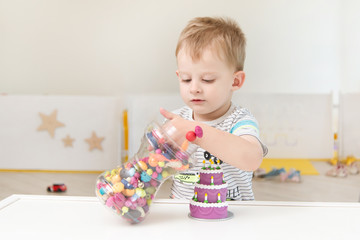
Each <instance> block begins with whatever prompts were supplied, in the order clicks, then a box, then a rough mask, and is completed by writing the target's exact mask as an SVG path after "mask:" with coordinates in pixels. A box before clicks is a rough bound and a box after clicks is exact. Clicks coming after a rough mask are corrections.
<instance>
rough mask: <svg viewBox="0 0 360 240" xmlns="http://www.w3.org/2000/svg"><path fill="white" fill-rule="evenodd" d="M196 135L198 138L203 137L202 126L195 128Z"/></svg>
mask: <svg viewBox="0 0 360 240" xmlns="http://www.w3.org/2000/svg"><path fill="white" fill-rule="evenodd" d="M195 134H196V136H197V137H198V138H202V136H203V130H202V128H201V127H200V126H196V127H195Z"/></svg>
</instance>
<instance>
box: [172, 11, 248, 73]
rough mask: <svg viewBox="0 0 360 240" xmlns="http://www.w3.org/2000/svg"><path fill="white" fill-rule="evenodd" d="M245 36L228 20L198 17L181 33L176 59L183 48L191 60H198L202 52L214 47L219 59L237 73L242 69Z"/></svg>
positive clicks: (232, 21)
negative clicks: (232, 67)
mask: <svg viewBox="0 0 360 240" xmlns="http://www.w3.org/2000/svg"><path fill="white" fill-rule="evenodd" d="M245 45H246V39H245V35H244V33H243V32H242V30H241V29H240V27H239V26H238V24H237V23H236V22H235V21H234V20H232V19H230V18H218V17H217V18H211V17H198V18H194V19H192V20H190V21H189V23H188V25H187V26H186V27H185V28H184V30H183V31H182V32H181V34H180V37H179V41H178V44H177V47H176V53H175V55H176V57H177V56H178V53H179V51H180V50H181V49H183V48H185V49H186V50H187V51H188V52H189V53H190V56H191V57H192V58H193V60H199V59H200V57H201V56H202V53H203V51H204V50H205V49H206V48H208V47H214V49H216V51H217V54H218V56H219V57H224V58H225V59H224V60H226V61H227V63H228V64H229V65H230V66H234V67H235V69H236V70H237V71H242V70H243V69H244V62H245Z"/></svg>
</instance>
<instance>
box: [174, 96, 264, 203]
mask: <svg viewBox="0 0 360 240" xmlns="http://www.w3.org/2000/svg"><path fill="white" fill-rule="evenodd" d="M174 113H176V114H178V115H180V116H181V117H183V118H185V119H187V120H193V118H192V115H193V112H192V109H190V108H189V107H187V106H185V107H182V108H180V109H178V110H176V111H174ZM205 123H206V124H208V125H210V126H212V127H215V128H217V129H220V130H222V131H226V132H230V133H232V134H234V135H236V136H241V135H252V136H254V137H256V138H257V139H258V140H259V142H260V144H261V146H262V148H263V155H264V156H265V155H266V154H267V147H266V146H265V145H264V144H263V143H262V142H261V140H260V138H259V127H258V123H257V121H256V119H255V118H254V117H253V115H252V114H251V113H250V112H249V111H248V110H247V109H245V108H240V107H238V106H236V105H234V104H233V103H232V104H231V107H230V109H229V110H228V111H227V113H226V114H224V116H222V117H220V118H219V119H216V120H214V121H211V122H205ZM204 153H205V150H204V149H202V148H198V149H197V151H196V152H195V153H194V154H193V155H192V158H193V159H194V160H195V166H194V167H193V168H191V169H190V170H188V171H186V172H182V173H181V174H190V175H195V176H198V173H199V171H200V169H201V168H202V167H203V166H204V164H203V160H205V157H204ZM210 154H211V153H210ZM213 157H215V156H212V159H213ZM221 168H222V169H223V171H224V180H225V181H226V182H227V184H228V192H227V196H226V198H228V199H232V200H254V194H253V191H252V176H253V172H250V171H243V170H240V169H238V168H236V167H233V166H231V165H229V164H227V163H225V162H223V163H222V164H221ZM178 179H179V178H176V177H173V185H172V187H171V197H172V198H185V199H191V198H192V197H193V196H194V184H193V183H186V182H181V181H180V180H178Z"/></svg>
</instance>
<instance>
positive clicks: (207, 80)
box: [203, 79, 215, 83]
mask: <svg viewBox="0 0 360 240" xmlns="http://www.w3.org/2000/svg"><path fill="white" fill-rule="evenodd" d="M203 81H204V82H207V83H212V82H214V81H215V79H203Z"/></svg>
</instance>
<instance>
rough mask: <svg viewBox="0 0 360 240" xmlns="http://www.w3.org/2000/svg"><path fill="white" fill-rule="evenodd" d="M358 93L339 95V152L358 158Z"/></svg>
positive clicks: (359, 153) (359, 122)
mask: <svg viewBox="0 0 360 240" xmlns="http://www.w3.org/2000/svg"><path fill="white" fill-rule="evenodd" d="M359 103H360V94H355V93H352V94H351V93H344V94H341V95H340V114H339V115H340V133H339V139H340V154H341V157H342V158H346V157H347V156H350V155H353V156H355V157H356V158H360V111H359Z"/></svg>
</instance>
